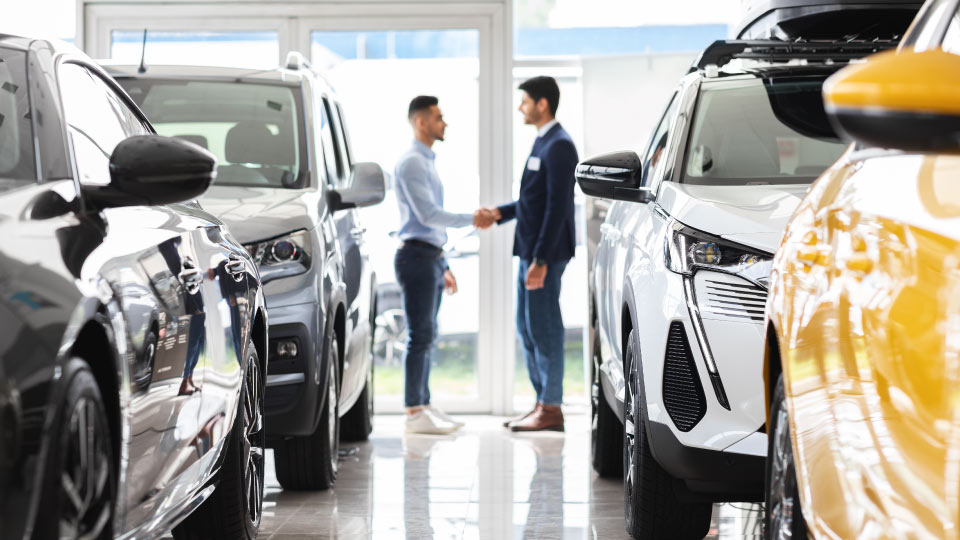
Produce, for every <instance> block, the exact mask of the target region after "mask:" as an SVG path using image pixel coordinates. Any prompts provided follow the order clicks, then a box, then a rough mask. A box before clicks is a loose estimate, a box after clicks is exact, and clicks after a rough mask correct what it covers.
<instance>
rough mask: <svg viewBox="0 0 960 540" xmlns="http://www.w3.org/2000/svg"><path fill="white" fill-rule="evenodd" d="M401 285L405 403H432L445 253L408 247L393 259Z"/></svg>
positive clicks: (418, 247) (416, 404)
mask: <svg viewBox="0 0 960 540" xmlns="http://www.w3.org/2000/svg"><path fill="white" fill-rule="evenodd" d="M393 268H394V271H395V272H396V274H397V283H399V284H400V288H401V289H402V290H403V313H404V315H405V316H406V319H407V353H406V356H405V357H404V359H403V368H404V387H405V390H404V404H405V405H406V406H407V407H418V406H421V405H429V404H430V386H429V380H430V360H431V357H432V356H433V345H434V343H436V341H437V313H438V312H439V311H440V300H441V298H442V297H443V273H444V271H445V270H446V264H445V262H444V259H443V252H442V251H440V250H439V249H436V250H433V249H430V248H428V247H421V246H417V245H411V244H404V245H403V246H402V247H401V248H400V249H398V250H397V255H396V256H395V257H394V259H393Z"/></svg>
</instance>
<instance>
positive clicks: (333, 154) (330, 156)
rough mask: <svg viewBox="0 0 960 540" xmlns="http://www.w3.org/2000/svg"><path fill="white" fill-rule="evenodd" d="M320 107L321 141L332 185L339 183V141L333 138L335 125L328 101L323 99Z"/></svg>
mask: <svg viewBox="0 0 960 540" xmlns="http://www.w3.org/2000/svg"><path fill="white" fill-rule="evenodd" d="M321 101H322V103H321V105H320V107H319V109H320V141H321V142H322V143H323V157H324V161H325V162H326V165H327V180H328V182H329V183H330V184H331V185H336V184H338V183H339V179H340V171H338V168H339V166H338V164H339V162H340V156H339V154H338V153H337V143H336V141H334V139H333V125H332V124H331V123H330V117H329V116H327V107H326V101H325V100H321Z"/></svg>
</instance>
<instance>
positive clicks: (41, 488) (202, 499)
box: [0, 35, 267, 539]
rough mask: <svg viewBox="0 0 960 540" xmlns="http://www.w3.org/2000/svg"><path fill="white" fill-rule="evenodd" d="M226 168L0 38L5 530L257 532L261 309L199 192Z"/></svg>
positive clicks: (114, 92)
mask: <svg viewBox="0 0 960 540" xmlns="http://www.w3.org/2000/svg"><path fill="white" fill-rule="evenodd" d="M215 171H216V159H215V157H214V156H213V155H212V154H210V153H209V152H207V151H206V150H204V149H202V148H200V147H198V146H196V145H193V144H191V143H188V142H184V141H181V140H176V139H171V138H166V137H161V136H159V135H156V133H155V131H154V129H153V127H152V126H151V125H150V123H149V122H148V121H147V120H146V118H145V117H144V116H143V114H142V113H141V112H140V110H139V109H138V108H137V106H136V105H135V104H134V102H133V101H132V100H130V98H129V97H128V96H127V94H126V93H125V92H124V91H123V90H122V89H121V88H120V87H119V86H118V85H117V84H116V82H115V81H113V79H111V78H110V77H109V75H107V74H106V73H105V72H104V71H103V70H102V69H101V68H99V67H97V66H96V65H95V64H93V63H92V62H91V61H90V60H89V59H88V58H87V57H86V56H84V55H83V54H82V53H80V52H79V51H77V50H76V49H74V48H73V47H71V46H69V45H66V44H58V43H52V42H47V41H42V40H34V39H29V38H21V37H13V36H5V35H0V327H2V328H3V330H2V332H0V524H2V529H0V530H2V532H0V536H2V537H3V538H4V539H21V538H32V539H48V538H94V539H107V538H115V537H118V538H137V539H144V538H155V537H158V536H160V535H162V534H164V533H166V532H167V531H169V530H170V529H171V528H173V527H176V529H175V530H174V536H175V537H177V538H197V539H201V538H202V539H211V538H230V539H233V538H254V537H256V534H257V530H258V528H259V524H260V516H261V508H262V500H263V472H264V467H263V465H264V438H265V433H264V428H263V396H264V380H265V378H264V374H265V373H266V371H267V366H266V359H267V354H266V347H267V320H266V308H265V304H264V297H263V293H262V291H261V287H260V281H259V274H258V271H257V267H256V265H255V264H254V262H253V261H252V259H251V258H250V256H249V255H248V254H247V252H246V251H245V250H244V249H243V247H242V246H241V245H240V244H239V243H238V242H237V241H236V240H235V239H233V238H232V237H231V236H230V234H229V232H228V231H227V230H226V228H225V226H224V225H223V223H222V222H220V221H219V220H217V219H216V218H214V217H213V216H211V215H210V214H208V213H207V212H205V211H204V210H203V209H202V208H201V207H200V206H199V204H198V203H197V202H195V200H194V199H195V198H196V197H198V196H199V195H201V194H202V193H203V192H204V191H205V190H206V189H207V187H208V186H209V185H210V183H211V181H212V180H213V177H214V176H215Z"/></svg>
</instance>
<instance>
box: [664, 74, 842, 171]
mask: <svg viewBox="0 0 960 540" xmlns="http://www.w3.org/2000/svg"><path fill="white" fill-rule="evenodd" d="M822 85H823V81H822V80H821V79H814V80H811V79H809V78H807V79H788V78H782V79H776V80H769V79H768V80H761V79H750V80H736V81H718V82H716V83H712V84H704V85H703V87H702V89H701V92H700V96H699V101H698V104H697V109H696V113H695V114H694V120H693V128H692V132H691V133H692V135H691V137H690V140H689V143H688V147H687V153H686V158H685V162H686V163H685V167H684V175H683V179H682V181H683V182H685V183H689V184H708V185H745V184H802V183H810V182H812V181H813V180H814V179H815V178H816V177H817V176H819V175H820V173H822V172H823V171H824V170H825V169H826V168H827V167H828V166H830V164H832V163H833V162H834V161H836V159H837V158H838V157H839V156H840V154H842V153H843V151H844V149H845V148H846V144H845V143H843V142H842V141H841V140H840V139H839V138H838V137H837V136H836V135H835V133H834V131H833V128H832V127H831V126H830V123H829V122H828V120H827V116H826V113H825V112H824V110H823V98H822V97H821V87H822Z"/></svg>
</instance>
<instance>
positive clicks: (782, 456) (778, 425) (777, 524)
mask: <svg viewBox="0 0 960 540" xmlns="http://www.w3.org/2000/svg"><path fill="white" fill-rule="evenodd" d="M768 420H769V421H768V422H767V425H768V426H770V431H769V432H770V433H771V436H770V437H768V438H767V467H766V476H765V480H766V486H765V487H766V490H765V491H766V501H765V502H766V504H765V505H764V506H765V507H766V514H765V516H764V520H763V531H764V538H767V539H777V538H806V537H807V522H806V521H805V520H804V519H803V509H802V508H801V506H800V490H799V488H798V486H797V474H796V468H795V466H794V465H795V462H794V456H793V444H792V442H791V439H790V420H789V416H788V415H787V407H786V391H785V389H784V384H783V375H780V377H779V378H778V379H777V387H776V389H775V390H774V392H773V399H772V400H771V401H770V418H769V419H768Z"/></svg>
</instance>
